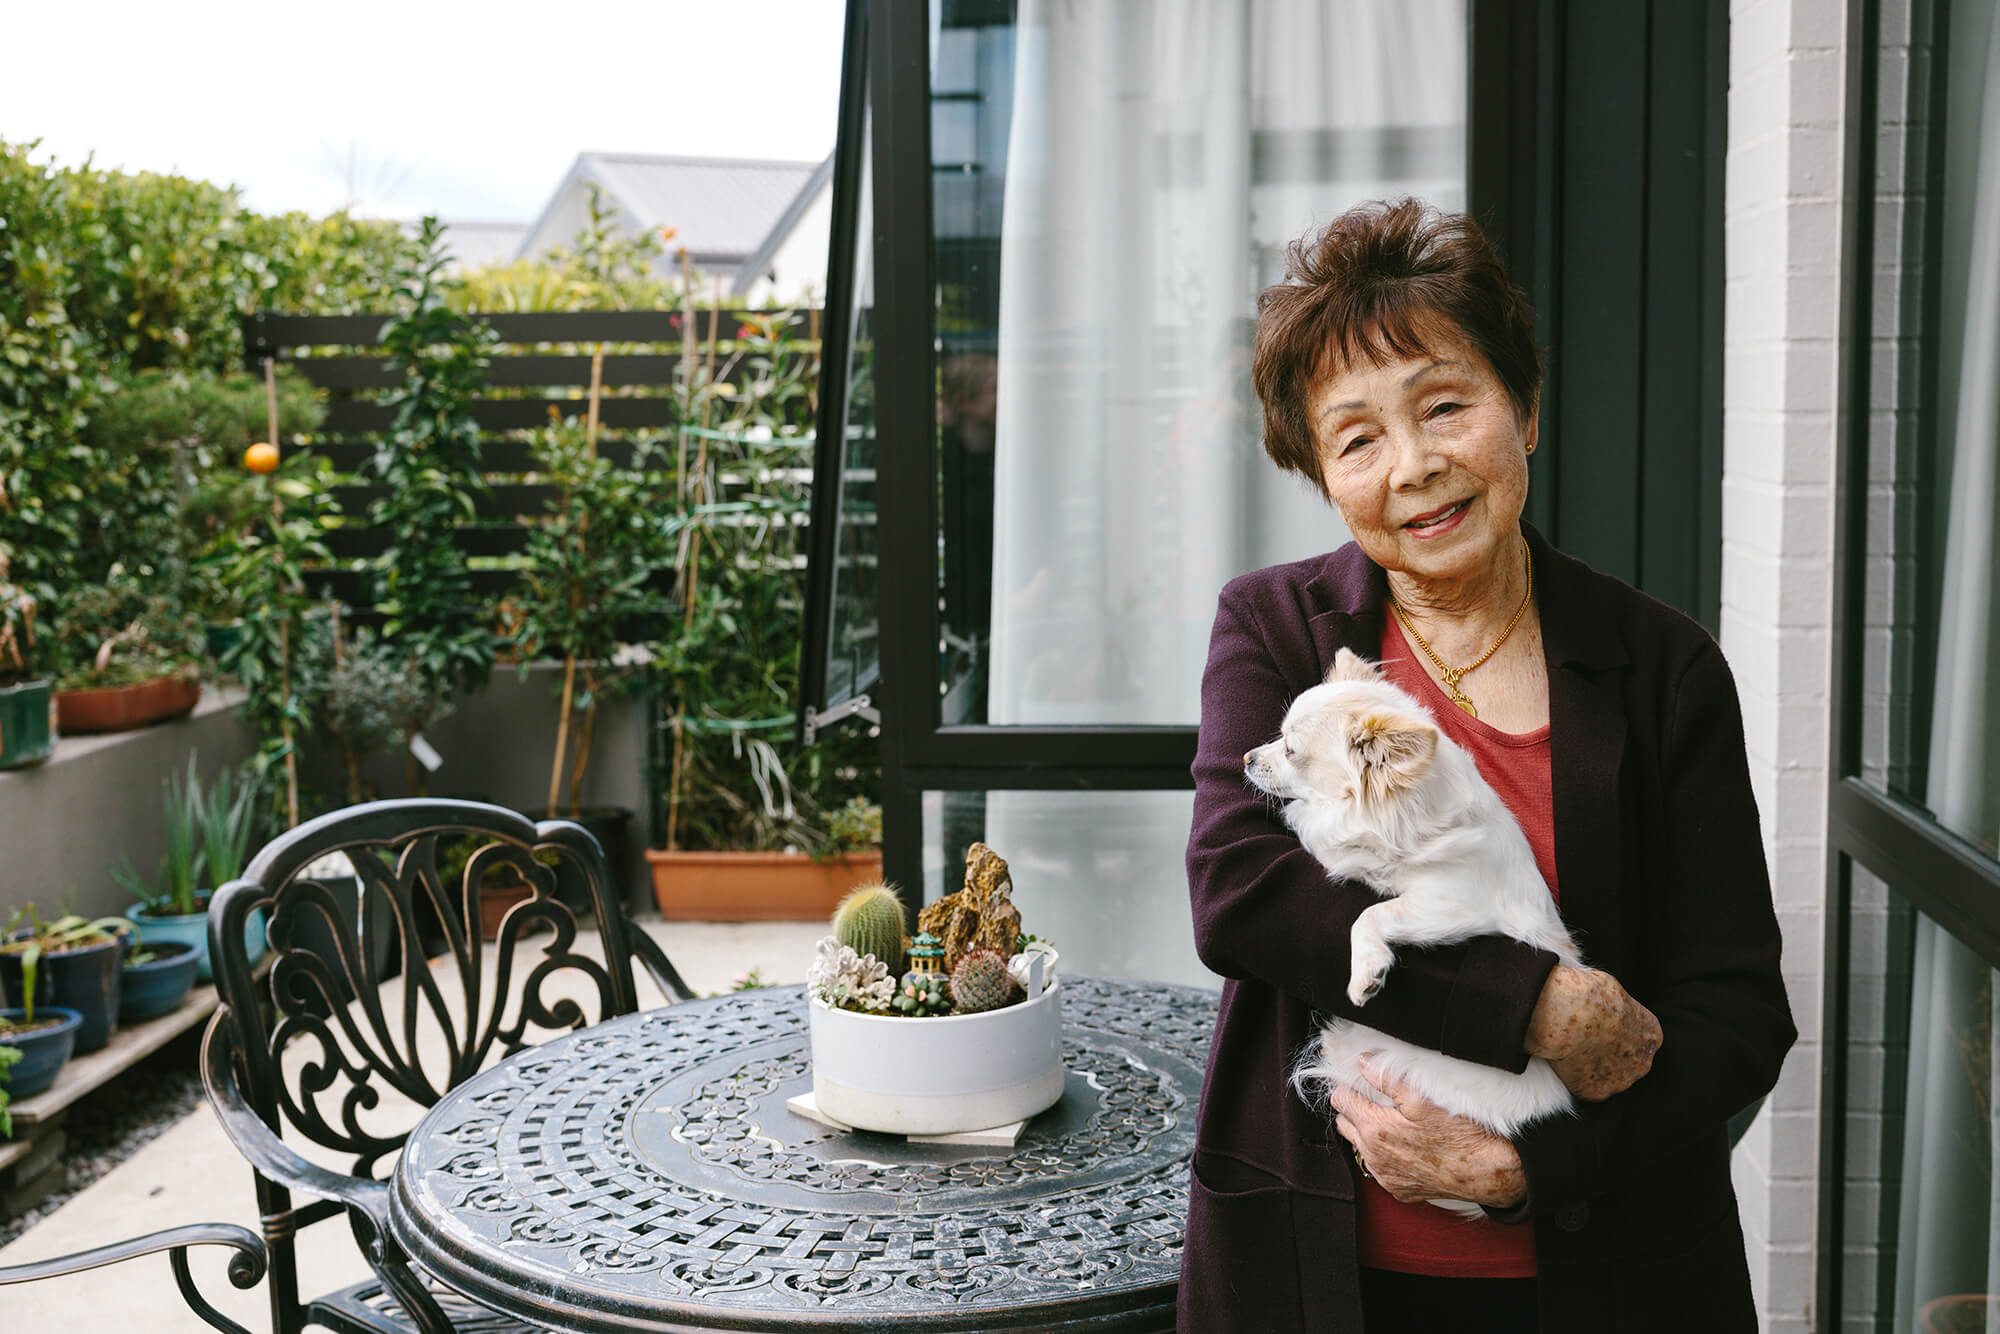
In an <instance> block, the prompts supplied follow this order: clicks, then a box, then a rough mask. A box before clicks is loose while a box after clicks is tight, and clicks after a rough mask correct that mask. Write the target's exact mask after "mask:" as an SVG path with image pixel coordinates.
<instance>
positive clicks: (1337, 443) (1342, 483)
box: [1306, 342, 1536, 585]
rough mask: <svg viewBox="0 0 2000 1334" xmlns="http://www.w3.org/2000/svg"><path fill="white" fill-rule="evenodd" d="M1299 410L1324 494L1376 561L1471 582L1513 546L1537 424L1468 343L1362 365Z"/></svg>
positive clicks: (1416, 574) (1337, 375) (1440, 579)
mask: <svg viewBox="0 0 2000 1334" xmlns="http://www.w3.org/2000/svg"><path fill="white" fill-rule="evenodd" d="M1306 406H1307V412H1308V413H1309V414H1310V418H1311V421H1312V423H1313V434H1314V436H1315V438H1316V439H1317V440H1318V442H1319V459H1320V476H1321V478H1322V480H1323V481H1324V483H1325V486H1326V491H1327V495H1328V496H1329V497H1330V498H1331V499H1332V501H1333V503H1334V505H1335V506H1336V507H1338V508H1339V510H1340V517H1341V518H1342V519H1343V520H1345V521H1346V523H1347V529H1348V531H1349V532H1350V533H1352V534H1353V535H1354V539H1355V541H1357V542H1359V543H1360V544H1361V549H1362V550H1363V551H1365V552H1367V553H1368V557H1369V559H1370V560H1373V561H1374V562H1375V563H1376V564H1377V565H1380V566H1382V567H1383V568H1384V569H1386V570H1390V571H1395V572H1398V573H1401V574H1403V575H1405V576H1407V577H1409V578H1411V579H1414V580H1416V581H1417V582H1419V583H1432V582H1437V583H1443V584H1447V585H1449V584H1456V583H1460V582H1462V581H1466V580H1472V581H1474V582H1478V581H1481V580H1482V579H1483V578H1484V576H1485V575H1487V574H1488V573H1489V572H1490V571H1492V570H1493V569H1494V568H1495V561H1496V559H1497V558H1498V557H1499V556H1500V555H1501V553H1502V552H1503V551H1504V550H1506V548H1507V546H1508V544H1511V543H1512V542H1514V541H1515V540H1516V537H1515V535H1516V534H1517V533H1518V532H1519V531H1520V528H1519V524H1520V519H1521V507H1522V505H1523V504H1524V503H1526V501H1527V498H1528V450H1529V449H1530V448H1532V447H1533V445H1534V441H1535V432H1536V423H1535V421H1533V420H1532V419H1531V420H1529V421H1528V422H1526V423H1523V422H1522V421H1521V420H1520V418H1519V416H1518V415H1517V414H1516V413H1515V411H1514V404H1513V400H1511V399H1509V398H1508V397H1507V391H1506V390H1505V389H1503V388H1502V387H1501V384H1500V379H1499V377H1498V376H1496V375H1495V374H1494V373H1493V369H1492V367H1491V366H1490V365H1488V363H1487V361H1486V358H1485V357H1483V356H1481V355H1480V354H1479V353H1477V352H1475V351H1473V350H1472V349H1471V348H1470V347H1467V346H1466V345H1465V344H1463V343H1459V342H1450V343H1440V344H1439V345H1438V347H1437V350H1436V351H1435V352H1432V353H1429V354H1426V355H1421V356H1416V357H1408V358H1402V359H1399V360H1395V361H1391V362H1389V363H1388V364H1387V365H1385V366H1380V367H1377V366H1375V365H1374V364H1372V363H1371V362H1368V361H1365V360H1363V361H1360V362H1358V363H1357V364H1355V365H1352V366H1347V367H1344V368H1341V369H1339V370H1337V371H1335V372H1334V374H1332V375H1331V376H1329V377H1328V378H1327V379H1326V380H1325V381H1323V382H1322V383H1321V384H1320V385H1319V387H1318V388H1317V389H1315V390H1314V391H1313V393H1312V395H1311V397H1310V399H1309V400H1308V402H1307V405H1306Z"/></svg>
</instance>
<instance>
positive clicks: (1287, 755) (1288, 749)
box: [1285, 741, 1292, 760]
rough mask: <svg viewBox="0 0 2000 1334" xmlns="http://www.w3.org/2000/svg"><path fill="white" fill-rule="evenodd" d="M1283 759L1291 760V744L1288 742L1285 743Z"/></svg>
mask: <svg viewBox="0 0 2000 1334" xmlns="http://www.w3.org/2000/svg"><path fill="white" fill-rule="evenodd" d="M1285 758H1286V759H1288V760H1289V759H1290V758H1292V743H1291V742H1289V741H1287V742H1286V743H1285Z"/></svg>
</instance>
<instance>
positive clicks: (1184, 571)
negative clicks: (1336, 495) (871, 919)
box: [987, 0, 1466, 981]
mask: <svg viewBox="0 0 2000 1334" xmlns="http://www.w3.org/2000/svg"><path fill="white" fill-rule="evenodd" d="M1465 43H1466V33H1465V25H1464V5H1463V0H1334V2H1333V3H1328V2H1327V0H1089V2H1088V3H1085V2H1083V0H1022V3H1021V7H1020V18H1019V27H1018V32H1017V45H1016V48H1015V80H1014V94H1013V108H1014V113H1013V125H1012V134H1011V142H1010V146H1009V152H1008V163H1007V183H1006V196H1005V200H1006V202H1005V214H1004V216H1005V225H1004V229H1003V235H1002V240H1001V270H1000V273H1001V278H1000V281H1001V290H1000V334H999V369H998V384H997V407H996V411H997V417H996V423H995V480H994V494H995V501H994V544H993V545H994V550H993V585H992V593H993V597H992V606H993V613H992V660H991V673H990V678H989V679H990V687H989V690H990V694H989V699H988V718H989V720H990V721H991V722H993V723H995V724H1021V723H1036V724H1051V723H1055V724H1069V723H1074V724H1086V725H1089V724H1095V725H1102V724H1107V723H1112V724H1116V723H1133V724H1190V723H1193V722H1195V721H1196V720H1197V715H1198V712H1199V698H1198V696H1199V687H1200V680H1201V669H1202V664H1203V661H1204V658H1205V656H1206V650H1207V639H1208V631H1209V627H1210V624H1211V622H1212V620H1213V617H1214V612H1215V597H1216V593H1217V592H1218V591H1219V590H1220V588H1221V586H1222V585H1223V583H1225V582H1226V581H1227V580H1228V579H1229V578H1231V577H1232V576H1234V575H1236V574H1238V573H1241V572H1243V571H1246V570H1250V569H1254V568H1257V567H1259V566H1262V565H1267V564H1271V563H1274V562H1278V561H1283V560H1291V559H1296V558H1299V557H1302V556H1307V555H1311V554H1314V553H1317V552H1322V551H1327V550H1331V549H1332V548H1334V547H1336V546H1338V545H1340V544H1341V543H1342V542H1344V541H1345V540H1346V533H1345V531H1344V529H1343V528H1342V527H1341V524H1340V521H1339V518H1338V516H1337V515H1336V514H1335V513H1334V512H1333V511H1332V510H1331V509H1330V508H1328V507H1327V506H1326V505H1325V503H1324V502H1323V501H1321V500H1320V498H1319V496H1318V494H1317V492H1315V491H1314V490H1313V489H1312V488H1311V487H1310V486H1308V485H1307V484H1306V483H1304V482H1303V481H1300V480H1298V479H1296V478H1292V477H1288V476H1284V475H1281V474H1279V473H1278V472H1277V470H1276V469H1275V468H1274V467H1273V466H1272V465H1271V464H1270V463H1269V462H1268V461H1267V460H1266V459H1265V458H1264V456H1263V453H1262V450H1261V446H1260V443H1259V442H1260V432H1261V425H1260V422H1259V420H1258V415H1257V411H1256V407H1255V398H1254V395H1253V394H1252V392H1251V390H1250V386H1249V362H1250V352H1251V324H1252V321H1253V319H1254V316H1255V311H1256V296H1257V293H1258V291H1259V290H1261V288H1263V287H1264V286H1266V285H1268V284H1269V283H1271V282H1274V281H1276V279H1277V278H1278V277H1279V276H1280V273H1281V261H1282V250H1283V246H1284V245H1285V243H1286V242H1288V241H1290V240H1291V239H1292V238H1293V237H1295V236H1297V235H1298V234H1300V233H1301V232H1303V231H1305V230H1306V229H1307V228H1308V227H1310V226H1312V225H1314V224H1323V223H1325V222H1328V221H1330V220H1331V219H1332V218H1333V217H1335V216H1336V215H1337V214H1338V213H1340V212H1341V211H1342V210H1344V209H1345V208H1347V207H1349V206H1351V205H1352V204H1354V203H1357V202H1360V201H1362V200H1365V199H1371V198H1378V197H1384V196H1400V195H1405V194H1415V195H1420V196H1423V197H1426V198H1429V199H1431V200H1432V201H1433V202H1435V203H1437V204H1439V205H1441V206H1443V207H1446V208H1462V207H1463V206H1464V177H1465V168H1464V147H1463V141H1464V121H1465V110H1464V104H1465V78H1466V74H1465ZM1189 813H1190V798H1189V796H1188V795H1187V794H1185V793H1114V794H1073V793H1071V794H1041V793H1022V792H997V793H994V794H992V795H991V797H990V798H989V802H988V823H987V828H988V841H989V842H990V843H992V844H993V845H994V846H995V847H996V848H999V849H1001V851H1002V852H1003V854H1005V855H1008V856H1010V857H1011V858H1013V859H1014V860H1015V861H1016V862H1017V864H1018V865H1019V866H1020V868H1021V870H1022V872H1023V873H1022V874H1017V875H1016V877H1015V883H1016V885H1017V886H1019V887H1020V888H1019V890H1018V891H1017V897H1019V898H1020V899H1021V900H1022V905H1023V913H1024V916H1025V917H1026V918H1027V919H1028V920H1030V921H1031V922H1034V923H1037V924H1038V925H1037V928H1036V929H1038V930H1041V931H1042V933H1043V934H1046V935H1050V936H1052V937H1053V938H1055V939H1057V940H1058V941H1060V942H1062V944H1063V946H1064V948H1065V951H1066V955H1067V957H1068V958H1069V959H1070V960H1071V961H1072V962H1074V963H1075V964H1076V966H1078V967H1081V968H1084V969H1086V970H1087V971H1091V972H1097V973H1104V974H1111V975H1118V974H1123V975H1138V976H1148V977H1167V978H1172V977H1178V978H1182V979H1184V980H1190V981H1206V980H1209V978H1208V975H1207V974H1206V973H1205V972H1204V971H1203V970H1202V969H1201V968H1200V965H1199V964H1198V963H1197V962H1196V961H1195V959H1194V952H1193V943H1192V937H1191V933H1190V928H1189V924H1188V914H1187V904H1186V890H1185V886H1186V881H1185V876H1184V872H1183V870H1182V862H1181V859H1182V851H1183V848H1184V847H1185V845H1186V840H1187V831H1188V821H1189ZM1035 900H1038V901H1035Z"/></svg>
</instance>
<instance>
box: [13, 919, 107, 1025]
mask: <svg viewBox="0 0 2000 1334" xmlns="http://www.w3.org/2000/svg"><path fill="white" fill-rule="evenodd" d="M27 934H28V932H26V931H16V932H15V933H14V934H13V935H11V936H9V937H7V939H8V940H9V941H15V940H19V939H21V938H22V937H23V936H25V935H27ZM124 953H125V944H124V942H123V941H120V940H107V941H105V942H104V943H103V944H100V945H84V946H80V947H78V948H76V949H67V950H62V951H60V952H59V953H46V952H45V953H44V954H43V955H42V958H41V962H40V963H39V964H37V965H36V967H35V1012H36V1013H37V1014H39V1013H41V1010H42V1007H43V1006H44V1005H50V1006H60V1007H61V1008H63V1009H65V1010H74V1011H76V1012H77V1013H78V1014H80V1015H82V1016H83V1024H82V1026H81V1027H80V1028H78V1029H77V1031H76V1051H75V1054H76V1055H78V1056H81V1055H83V1054H84V1053H85V1052H92V1051H96V1050H97V1049H98V1048H100V1047H102V1046H103V1045H104V1044H105V1043H107V1042H109V1041H110V1040H111V1034H112V1033H113V1032H114V1031H115V1030H116V1029H117V1027H118V961H119V960H120V959H121V958H122V957H123V956H124ZM0 982H4V983H5V985H6V991H7V995H8V996H10V997H13V998H16V999H22V998H23V996H22V988H21V983H22V975H21V956H20V955H18V954H0Z"/></svg>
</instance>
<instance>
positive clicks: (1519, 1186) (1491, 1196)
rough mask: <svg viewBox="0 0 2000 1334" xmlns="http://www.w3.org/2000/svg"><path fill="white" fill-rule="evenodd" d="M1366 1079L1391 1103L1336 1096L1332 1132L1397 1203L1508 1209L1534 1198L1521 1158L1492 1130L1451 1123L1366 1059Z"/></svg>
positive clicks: (1341, 1092)
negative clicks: (1448, 1202)
mask: <svg viewBox="0 0 2000 1334" xmlns="http://www.w3.org/2000/svg"><path fill="white" fill-rule="evenodd" d="M1361 1073H1362V1074H1363V1075H1364V1076H1365V1077H1366V1078H1367V1080H1368V1082H1369V1083H1370V1084H1372V1085H1374V1086H1375V1088H1376V1089H1377V1090H1379V1091H1380V1092H1381V1094H1382V1096H1383V1097H1384V1098H1385V1099H1387V1102H1386V1103H1379V1102H1372V1101H1370V1100H1369V1098H1368V1097H1367V1096H1366V1095H1365V1094H1363V1093H1360V1092H1358V1091H1356V1090H1354V1089H1351V1088H1346V1087H1341V1088H1336V1089H1334V1091H1333V1108H1334V1111H1335V1112H1336V1113H1337V1115H1336V1116H1335V1117H1334V1121H1333V1125H1334V1129H1336V1130H1338V1131H1339V1132H1340V1134H1341V1137H1342V1138H1343V1139H1345V1140H1346V1141H1347V1142H1348V1143H1349V1144H1351V1145H1353V1146H1354V1156H1355V1159H1356V1161H1358V1162H1359V1163H1360V1164H1361V1167H1362V1170H1363V1172H1365V1173H1366V1174H1367V1175H1368V1176H1371V1177H1374V1178H1375V1180H1376V1181H1378V1182H1380V1183H1381V1186H1382V1189H1384V1190H1386V1191H1388V1192H1389V1193H1390V1194H1391V1195H1393V1196H1395V1197H1396V1198H1397V1199H1399V1200H1402V1201H1404V1202H1405V1203H1410V1202H1413V1201H1416V1200H1469V1201H1471V1202H1472V1203H1473V1204H1484V1205H1490V1206H1491V1207H1493V1208H1495V1209H1510V1208H1512V1207H1513V1206H1515V1205H1517V1204H1519V1203H1520V1202H1521V1201H1522V1200H1523V1199H1525V1198H1527V1194H1528V1178H1527V1175H1526V1174H1525V1173H1523V1172H1522V1170H1521V1155H1520V1154H1518V1153H1516V1152H1515V1151H1514V1146H1513V1145H1512V1144H1511V1143H1509V1142H1508V1141H1506V1140H1504V1139H1502V1138H1500V1136H1498V1135H1496V1134H1494V1133H1493V1132H1492V1131H1490V1130H1488V1129H1486V1128H1485V1127H1484V1126H1481V1125H1479V1124H1477V1123H1476V1122H1472V1121H1468V1120H1466V1119H1465V1118H1464V1117H1462V1116H1453V1115H1452V1114H1451V1113H1450V1112H1447V1111H1445V1110H1444V1109H1443V1108H1441V1107H1439V1106H1438V1105H1437V1104H1435V1103H1433V1102H1431V1101H1429V1100H1428V1099H1426V1098H1425V1097H1424V1095H1423V1094H1421V1093H1419V1092H1417V1091H1416V1090H1415V1089H1413V1088H1411V1087H1410V1086H1409V1085H1408V1084H1405V1083H1404V1082H1403V1081H1401V1080H1399V1079H1395V1078H1392V1077H1390V1076H1388V1075H1386V1074H1384V1073H1382V1071H1381V1070H1380V1068H1379V1067H1378V1066H1377V1065H1376V1064H1375V1063H1374V1062H1373V1061H1371V1060H1369V1059H1368V1058H1367V1057H1365V1056H1364V1057H1363V1058H1362V1060H1361Z"/></svg>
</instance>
